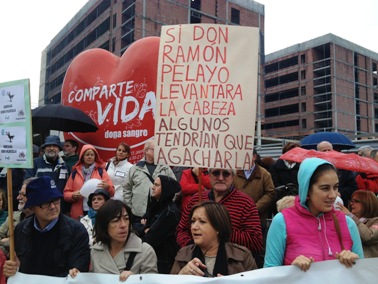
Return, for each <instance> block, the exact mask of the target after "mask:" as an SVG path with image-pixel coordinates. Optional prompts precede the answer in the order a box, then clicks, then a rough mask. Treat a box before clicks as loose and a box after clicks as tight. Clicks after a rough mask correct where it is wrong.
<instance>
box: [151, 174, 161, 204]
mask: <svg viewBox="0 0 378 284" xmlns="http://www.w3.org/2000/svg"><path fill="white" fill-rule="evenodd" d="M151 197H153V198H154V199H156V200H159V199H160V197H161V181H160V178H156V179H155V182H154V184H153V185H152V193H151Z"/></svg>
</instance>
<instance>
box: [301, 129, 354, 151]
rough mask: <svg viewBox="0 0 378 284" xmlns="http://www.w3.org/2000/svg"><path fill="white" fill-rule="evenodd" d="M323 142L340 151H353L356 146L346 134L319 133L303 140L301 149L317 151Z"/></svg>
mask: <svg viewBox="0 0 378 284" xmlns="http://www.w3.org/2000/svg"><path fill="white" fill-rule="evenodd" d="M323 141H328V142H329V143H331V144H332V146H333V148H337V149H339V150H346V149H352V148H355V147H356V146H355V145H354V144H353V142H352V141H351V140H350V139H349V138H348V137H346V136H345V135H344V134H341V133H339V132H317V133H314V134H310V135H308V136H306V137H305V138H303V139H302V140H301V143H300V144H301V147H302V148H305V149H316V146H317V145H318V144H319V143H320V142H323Z"/></svg>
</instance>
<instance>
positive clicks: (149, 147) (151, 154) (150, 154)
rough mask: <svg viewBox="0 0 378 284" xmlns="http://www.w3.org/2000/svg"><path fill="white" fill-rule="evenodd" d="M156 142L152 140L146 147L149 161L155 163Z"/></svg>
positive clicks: (146, 156)
mask: <svg viewBox="0 0 378 284" xmlns="http://www.w3.org/2000/svg"><path fill="white" fill-rule="evenodd" d="M154 146H155V145H154V142H153V141H150V143H149V144H146V146H145V148H144V157H145V159H146V162H147V163H153V162H154V150H155V149H154Z"/></svg>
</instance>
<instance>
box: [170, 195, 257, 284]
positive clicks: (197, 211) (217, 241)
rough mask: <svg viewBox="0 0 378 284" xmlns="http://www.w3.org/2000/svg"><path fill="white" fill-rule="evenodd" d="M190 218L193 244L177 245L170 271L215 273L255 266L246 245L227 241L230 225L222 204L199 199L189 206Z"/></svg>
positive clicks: (225, 272) (229, 235)
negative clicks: (190, 207)
mask: <svg viewBox="0 0 378 284" xmlns="http://www.w3.org/2000/svg"><path fill="white" fill-rule="evenodd" d="M189 220H190V222H191V233H192V236H193V240H194V244H192V245H188V246H186V247H183V248H181V249H180V251H179V252H178V253H177V256H176V258H175V262H174V264H173V267H172V270H171V274H188V275H197V276H203V277H215V276H222V275H231V274H236V273H239V272H243V271H248V270H253V269H257V265H256V262H255V260H254V258H253V257H252V254H251V252H250V250H249V249H247V248H246V247H243V246H240V245H237V244H233V243H230V242H229V240H230V238H231V234H232V225H231V219H230V215H229V213H228V211H227V209H226V207H225V206H224V205H222V204H221V203H216V202H213V201H206V202H203V203H199V204H197V205H195V206H193V207H192V210H191V211H190V215H189Z"/></svg>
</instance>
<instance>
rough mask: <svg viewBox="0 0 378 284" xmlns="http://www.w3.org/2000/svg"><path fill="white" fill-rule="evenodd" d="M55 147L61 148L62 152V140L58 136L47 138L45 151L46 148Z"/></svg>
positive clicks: (44, 145)
mask: <svg viewBox="0 0 378 284" xmlns="http://www.w3.org/2000/svg"><path fill="white" fill-rule="evenodd" d="M49 145H55V146H58V147H59V150H60V151H62V144H61V143H60V138H59V137H58V136H56V135H50V136H47V137H46V139H45V143H44V144H43V145H42V148H43V149H45V147H46V146H49Z"/></svg>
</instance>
